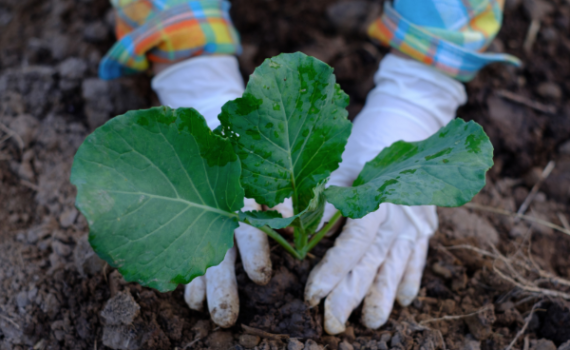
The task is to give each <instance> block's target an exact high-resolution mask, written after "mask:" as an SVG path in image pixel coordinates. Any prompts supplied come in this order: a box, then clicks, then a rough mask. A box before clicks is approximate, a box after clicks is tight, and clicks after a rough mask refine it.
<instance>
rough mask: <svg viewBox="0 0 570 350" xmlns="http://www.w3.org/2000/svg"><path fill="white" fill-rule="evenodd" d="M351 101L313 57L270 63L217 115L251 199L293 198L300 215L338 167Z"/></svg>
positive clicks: (296, 56)
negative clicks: (230, 142)
mask: <svg viewBox="0 0 570 350" xmlns="http://www.w3.org/2000/svg"><path fill="white" fill-rule="evenodd" d="M348 102H349V99H348V96H347V95H346V94H345V93H344V92H343V91H342V90H341V89H340V87H339V85H338V84H336V83H335V77H334V75H333V69H332V68H331V67H330V66H328V65H327V64H325V63H323V62H321V61H319V60H317V59H316V58H313V57H309V56H307V55H305V54H302V53H299V52H297V53H294V54H281V55H279V56H276V57H273V58H271V59H267V60H265V62H264V63H263V64H262V65H261V66H259V67H258V68H257V69H256V70H255V72H254V73H253V74H252V75H251V76H250V79H249V83H248V84H247V88H246V90H245V93H244V95H243V97H242V98H238V99H236V100H234V101H230V102H228V103H226V104H225V105H224V107H223V108H222V113H221V114H220V116H219V118H220V121H221V123H222V126H223V134H224V135H225V136H227V137H229V138H230V139H231V140H232V143H233V144H234V149H235V150H236V153H237V154H238V156H239V157H240V160H241V163H242V185H243V187H244V189H245V193H246V196H247V197H248V198H255V200H256V201H257V202H258V203H260V204H266V205H268V206H270V207H273V206H275V205H277V204H278V203H281V202H283V200H284V199H285V198H287V197H292V199H293V206H294V209H295V212H296V213H300V212H301V211H303V210H304V209H305V208H306V207H307V205H308V204H309V202H310V201H311V199H312V198H313V192H312V191H311V190H312V189H313V188H314V187H315V186H317V184H318V183H320V182H321V181H322V180H324V179H326V178H328V176H329V175H330V173H331V172H332V171H333V170H335V169H336V168H337V167H338V164H339V162H340V161H341V154H342V152H343V151H344V146H345V144H346V141H347V139H348V136H349V135H350V131H351V128H352V124H351V123H350V121H348V119H347V115H348V113H347V111H346V109H345V108H346V106H347V105H348Z"/></svg>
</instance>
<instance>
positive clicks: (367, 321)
mask: <svg viewBox="0 0 570 350" xmlns="http://www.w3.org/2000/svg"><path fill="white" fill-rule="evenodd" d="M375 82H376V88H375V89H374V90H372V91H371V92H370V94H369V95H368V98H367V100H366V105H365V106H364V108H363V110H362V112H361V113H360V114H359V115H358V116H357V117H356V119H355V121H354V126H353V129H352V134H351V136H350V138H349V140H348V144H347V146H346V149H345V152H344V153H343V157H342V159H343V160H342V163H341V164H340V166H339V169H337V170H336V171H335V172H333V174H332V176H331V179H330V181H329V184H330V185H331V184H332V185H337V186H350V185H351V184H352V182H353V181H354V179H356V177H357V176H358V173H359V172H360V171H361V170H362V168H363V167H364V164H365V163H366V162H367V161H369V160H371V159H373V158H374V157H375V156H376V155H377V154H378V153H380V151H381V150H382V149H383V148H384V147H387V146H389V145H391V144H392V143H393V142H395V141H398V140H404V141H410V142H411V141H419V140H423V139H425V138H427V137H429V136H431V135H432V134H433V133H435V132H436V131H437V130H439V128H441V127H443V126H444V125H446V124H447V123H448V122H449V121H451V120H452V119H453V118H454V116H455V111H456V109H457V107H458V106H459V105H461V104H463V103H465V101H466V95H465V91H464V88H463V86H462V85H461V84H460V83H459V82H457V81H455V80H453V79H451V78H449V77H447V76H446V75H444V74H442V73H440V72H438V71H436V70H435V69H433V68H431V67H428V66H426V65H423V64H421V63H418V62H416V61H413V60H410V59H407V58H402V57H397V56H395V55H393V54H390V55H388V56H386V58H384V60H383V61H382V63H381V65H380V69H379V70H378V72H377V73H376V75H375ZM335 211H336V209H335V208H334V207H332V205H330V204H327V207H326V210H325V215H324V218H323V222H326V221H328V220H329V219H330V217H332V215H333V214H334V213H335ZM436 228H437V215H436V210H435V207H434V206H422V207H405V206H399V205H394V204H389V203H385V204H382V205H380V208H379V209H378V210H377V211H376V212H373V213H370V214H368V215H366V216H365V217H363V218H361V219H355V220H351V219H349V220H348V221H347V223H346V224H345V226H344V228H343V231H342V233H341V235H340V236H339V237H338V238H337V240H336V242H335V245H334V247H333V248H331V249H329V250H328V252H327V253H326V254H325V256H324V257H323V259H322V260H321V262H320V263H319V264H318V265H317V266H316V267H315V268H314V269H313V271H312V272H311V274H310V276H309V279H308V282H307V285H306V288H305V300H306V302H307V303H308V304H309V305H310V306H316V305H317V304H318V303H319V302H320V300H321V299H322V298H325V297H326V300H325V330H326V332H327V333H329V334H337V333H341V332H343V331H344V329H345V326H344V325H345V323H346V320H347V319H348V317H349V315H350V313H351V312H352V310H353V309H354V308H356V307H357V306H358V305H359V304H360V302H361V301H362V300H363V299H364V306H363V312H362V322H363V323H364V325H365V326H367V327H370V328H378V327H380V326H381V325H383V324H384V323H385V322H386V321H387V319H388V317H389V315H390V312H391V310H392V305H393V303H394V299H398V301H399V302H400V304H402V305H403V306H407V305H409V304H410V303H411V302H412V301H413V299H414V298H415V296H416V295H417V293H418V290H419V287H420V282H421V276H422V273H423V268H424V264H425V260H426V256H427V249H428V240H429V237H430V236H431V235H432V234H433V233H434V231H435V230H436Z"/></svg>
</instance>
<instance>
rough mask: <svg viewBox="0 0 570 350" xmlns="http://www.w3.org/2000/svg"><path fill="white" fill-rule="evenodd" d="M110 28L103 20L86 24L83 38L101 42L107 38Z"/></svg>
mask: <svg viewBox="0 0 570 350" xmlns="http://www.w3.org/2000/svg"><path fill="white" fill-rule="evenodd" d="M108 36H109V29H108V28H107V26H106V25H105V23H103V22H93V23H89V24H88V25H87V26H85V29H84V30H83V38H84V39H85V40H87V41H91V42H101V41H105V40H107V37H108Z"/></svg>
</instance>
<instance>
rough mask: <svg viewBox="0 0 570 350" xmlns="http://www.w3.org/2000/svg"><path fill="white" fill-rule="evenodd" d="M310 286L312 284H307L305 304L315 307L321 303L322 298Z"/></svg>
mask: <svg viewBox="0 0 570 350" xmlns="http://www.w3.org/2000/svg"><path fill="white" fill-rule="evenodd" d="M310 287H311V286H310V284H307V287H305V304H307V305H308V306H309V307H310V308H313V307H315V306H317V305H319V303H320V302H321V298H319V297H318V293H315V292H314V291H313V290H312V288H310Z"/></svg>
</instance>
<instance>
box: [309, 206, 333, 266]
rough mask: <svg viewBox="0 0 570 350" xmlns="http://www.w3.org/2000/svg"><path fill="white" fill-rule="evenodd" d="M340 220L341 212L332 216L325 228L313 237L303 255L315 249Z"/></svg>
mask: <svg viewBox="0 0 570 350" xmlns="http://www.w3.org/2000/svg"><path fill="white" fill-rule="evenodd" d="M340 218H342V214H341V213H340V210H339V211H337V212H336V213H335V214H334V215H333V216H332V218H331V219H330V220H329V222H328V223H327V224H326V225H325V226H323V228H322V229H321V230H320V231H319V232H317V233H316V234H315V235H314V236H313V238H311V240H310V241H309V244H307V246H306V247H305V249H304V254H303V255H306V254H307V252H309V251H310V250H311V249H313V248H314V247H315V246H316V245H317V243H319V242H320V241H321V239H323V237H324V236H325V235H326V234H327V233H328V232H329V231H330V229H331V228H333V226H334V225H335V224H336V223H337V221H338V220H340Z"/></svg>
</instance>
